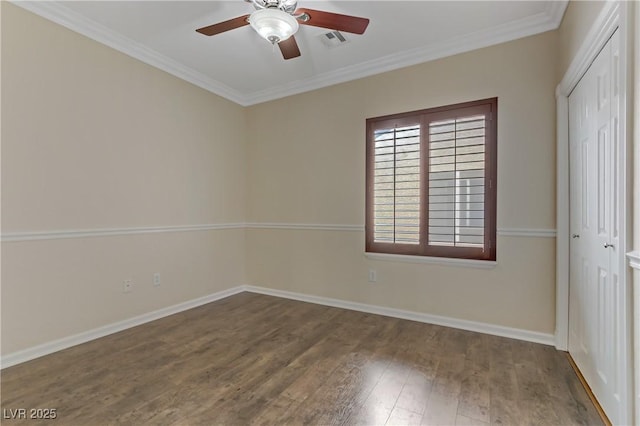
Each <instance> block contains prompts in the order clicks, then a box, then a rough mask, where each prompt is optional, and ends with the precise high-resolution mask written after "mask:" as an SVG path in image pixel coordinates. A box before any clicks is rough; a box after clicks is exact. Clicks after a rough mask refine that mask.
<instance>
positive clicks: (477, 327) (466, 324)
mask: <svg viewBox="0 0 640 426" xmlns="http://www.w3.org/2000/svg"><path fill="white" fill-rule="evenodd" d="M244 290H245V291H248V292H251V293H260V294H266V295H269V296H276V297H283V298H285V299H292V300H299V301H301V302H309V303H315V304H318V305H326V306H333V307H335V308H342V309H350V310H352V311H360V312H367V313H370V314H377V315H384V316H387V317H393V318H401V319H406V320H411V321H417V322H423V323H426V324H435V325H442V326H445V327H452V328H458V329H461V330H468V331H475V332H478V333H485V334H491V335H494V336H501V337H509V338H511V339H518V340H524V341H527V342H533V343H541V344H543V345H549V346H554V344H555V336H554V335H553V334H547V333H540V332H537V331H529V330H522V329H518V328H510V327H503V326H501V325H494V324H487V323H482V322H476V321H468V320H463V319H457V318H450V317H443V316H440V315H431V314H424V313H420V312H412V311H405V310H402V309H394V308H387V307H384V306H377V305H367V304H364V303H357V302H350V301H346V300H340V299H331V298H328V297H322V296H313V295H308V294H302V293H295V292H291V291H285V290H274V289H271V288H265V287H256V286H251V285H247V286H244Z"/></svg>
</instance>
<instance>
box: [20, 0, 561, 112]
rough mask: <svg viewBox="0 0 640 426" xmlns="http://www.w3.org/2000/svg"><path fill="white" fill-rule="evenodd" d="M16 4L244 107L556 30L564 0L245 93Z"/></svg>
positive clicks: (66, 12) (93, 25) (101, 32)
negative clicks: (480, 28) (497, 22)
mask: <svg viewBox="0 0 640 426" xmlns="http://www.w3.org/2000/svg"><path fill="white" fill-rule="evenodd" d="M11 2H12V3H13V4H15V5H17V6H20V7H22V8H23V9H26V10H28V11H30V12H33V13H35V14H36V15H39V16H41V17H43V18H45V19H48V20H50V21H53V22H55V23H57V24H59V25H62V26H64V27H66V28H68V29H70V30H72V31H75V32H77V33H80V34H82V35H84V36H86V37H89V38H91V39H93V40H95V41H97V42H99V43H102V44H105V45H107V46H109V47H111V48H113V49H115V50H118V51H120V52H122V53H124V54H126V55H129V56H131V57H133V58H136V59H138V60H140V61H142V62H144V63H146V64H149V65H151V66H153V67H156V68H159V69H161V70H163V71H166V72H168V73H169V74H171V75H173V76H175V77H178V78H180V79H182V80H185V81H188V82H189V83H192V84H194V85H196V86H198V87H201V88H203V89H205V90H207V91H209V92H212V93H214V94H216V95H219V96H222V97H223V98H226V99H228V100H230V101H232V102H235V103H237V104H239V105H242V106H251V105H255V104H259V103H263V102H268V101H272V100H275V99H280V98H284V97H287V96H291V95H295V94H299V93H303V92H308V91H311V90H315V89H320V88H323V87H327V86H331V85H334V84H339V83H344V82H347V81H352V80H356V79H359V78H363V77H368V76H371V75H375V74H380V73H383V72H387V71H393V70H396V69H399V68H404V67H408V66H411V65H417V64H419V63H424V62H428V61H432V60H435V59H440V58H444V57H447V56H452V55H456V54H459V53H464V52H468V51H471V50H475V49H481V48H483V47H488V46H493V45H495V44H500V43H505V42H508V41H512V40H516V39H519V38H522V37H527V36H530V35H534V34H538V33H542V32H545V31H550V30H555V29H556V28H558V26H559V25H560V22H561V21H562V17H563V15H564V12H565V10H566V8H567V4H568V1H567V0H562V1H550V2H548V3H547V7H546V9H545V11H544V12H541V13H538V14H536V15H533V16H530V17H527V18H523V19H520V20H516V21H512V22H509V23H507V24H504V25H500V26H496V27H493V28H490V29H488V30H483V31H478V32H474V33H471V34H467V35H465V36H463V37H458V38H456V39H452V40H449V41H446V42H443V43H433V44H431V45H429V46H425V47H421V48H417V49H411V50H405V51H402V52H398V53H396V54H393V55H388V56H385V57H382V58H379V59H375V60H372V61H368V62H364V63H361V64H357V65H353V66H349V67H344V68H340V69H338V70H335V71H331V72H327V73H323V74H320V75H318V76H315V77H312V78H308V79H303V80H297V81H293V82H290V83H287V84H284V85H280V86H275V87H272V88H268V89H265V90H261V91H257V92H253V93H249V94H243V93H241V92H239V91H238V90H235V89H233V88H231V87H229V86H227V85H225V84H223V83H221V82H219V81H217V80H214V79H212V78H210V77H208V76H206V75H204V74H202V73H200V72H198V71H195V70H193V69H191V68H188V67H186V66H184V65H182V64H180V63H179V62H177V61H175V60H173V59H171V58H168V57H166V56H164V55H161V54H160V53H158V52H156V51H154V50H152V49H149V48H148V47H146V46H144V45H142V44H140V43H138V42H136V41H133V40H131V39H130V38H128V37H124V36H123V35H121V34H119V33H117V32H115V31H112V30H110V29H109V28H107V27H105V26H103V25H101V24H99V23H97V22H95V21H93V20H90V19H88V18H86V17H85V16H83V15H81V14H79V13H76V12H74V11H72V10H70V9H69V8H67V7H65V6H64V5H62V4H61V3H60V2H58V1H19V0H11Z"/></svg>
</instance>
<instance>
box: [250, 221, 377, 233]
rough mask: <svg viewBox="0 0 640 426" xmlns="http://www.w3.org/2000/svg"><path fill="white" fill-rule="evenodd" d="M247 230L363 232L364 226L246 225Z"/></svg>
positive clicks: (312, 224) (308, 224)
mask: <svg viewBox="0 0 640 426" xmlns="http://www.w3.org/2000/svg"><path fill="white" fill-rule="evenodd" d="M246 226H247V228H248V229H294V230H303V231H346V232H364V225H342V224H339V225H331V224H320V223H247V224H246Z"/></svg>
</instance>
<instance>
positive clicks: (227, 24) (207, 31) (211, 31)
mask: <svg viewBox="0 0 640 426" xmlns="http://www.w3.org/2000/svg"><path fill="white" fill-rule="evenodd" d="M247 18H249V15H244V16H238V17H237V18H233V19H229V20H228V21H224V22H218V23H217V24H213V25H209V26H208V27H202V28H198V29H197V30H196V31H197V32H199V33H200V34H204V35H207V36H212V35H216V34H220V33H223V32H225V31H229V30H233V29H235V28H240V27H244V26H245V25H249V20H248V19H247Z"/></svg>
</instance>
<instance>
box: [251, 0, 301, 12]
mask: <svg viewBox="0 0 640 426" xmlns="http://www.w3.org/2000/svg"><path fill="white" fill-rule="evenodd" d="M249 1H251V2H252V3H253V6H254V7H255V8H256V9H258V10H260V9H280V10H282V11H283V12H287V13H288V14H290V15H293V12H295V11H296V9H297V8H298V0H249Z"/></svg>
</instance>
